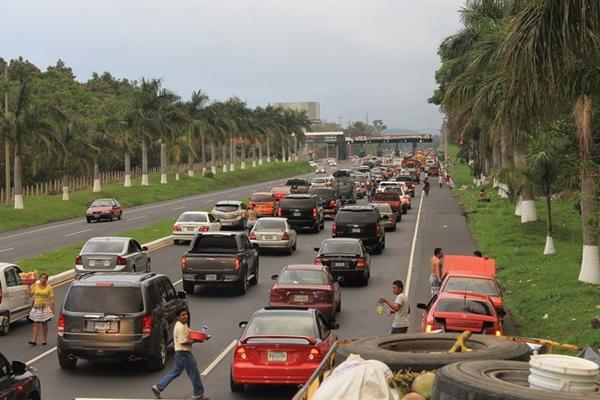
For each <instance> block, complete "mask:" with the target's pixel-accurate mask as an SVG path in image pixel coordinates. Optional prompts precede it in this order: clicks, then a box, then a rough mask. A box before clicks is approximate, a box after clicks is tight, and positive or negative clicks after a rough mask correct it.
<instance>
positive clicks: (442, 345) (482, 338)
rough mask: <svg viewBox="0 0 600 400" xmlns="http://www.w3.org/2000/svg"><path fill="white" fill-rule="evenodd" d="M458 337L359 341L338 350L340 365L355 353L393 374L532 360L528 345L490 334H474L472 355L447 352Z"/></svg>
mask: <svg viewBox="0 0 600 400" xmlns="http://www.w3.org/2000/svg"><path fill="white" fill-rule="evenodd" d="M458 335H459V334H456V333H436V334H426V333H411V334H405V335H387V336H380V337H371V338H365V339H358V340H354V341H352V342H350V343H348V344H344V345H341V346H340V347H339V348H338V350H337V355H338V357H337V358H336V362H338V361H339V362H342V361H344V360H345V359H346V358H347V357H348V356H349V355H350V354H352V353H354V354H358V355H360V356H361V357H362V358H363V359H365V360H370V359H375V360H379V361H381V362H383V363H385V364H387V366H388V367H390V368H391V369H392V371H399V370H401V369H408V370H413V371H417V372H420V371H428V370H433V369H438V368H441V367H443V366H444V365H447V364H451V363H454V362H458V361H471V360H513V361H514V360H517V361H526V360H529V347H528V346H527V345H525V344H523V343H517V342H513V341H511V340H507V339H503V338H498V337H495V336H488V335H473V336H471V338H470V339H469V340H467V343H466V345H467V347H470V348H472V349H473V351H472V352H468V353H447V351H448V350H449V349H450V348H451V347H452V345H453V344H454V342H455V340H456V338H457V337H458Z"/></svg>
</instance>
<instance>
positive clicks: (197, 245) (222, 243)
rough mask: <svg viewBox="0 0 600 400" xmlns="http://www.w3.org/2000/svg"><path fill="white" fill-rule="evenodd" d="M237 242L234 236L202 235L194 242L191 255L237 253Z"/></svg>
mask: <svg viewBox="0 0 600 400" xmlns="http://www.w3.org/2000/svg"><path fill="white" fill-rule="evenodd" d="M237 249H238V248H237V241H236V240H235V237H233V236H225V235H214V236H213V235H200V236H197V237H196V240H195V241H194V247H192V248H191V249H190V250H189V252H190V253H195V254H199V253H230V254H231V253H237Z"/></svg>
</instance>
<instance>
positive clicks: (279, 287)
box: [269, 265, 343, 320]
mask: <svg viewBox="0 0 600 400" xmlns="http://www.w3.org/2000/svg"><path fill="white" fill-rule="evenodd" d="M271 279H272V280H274V281H275V283H274V284H273V287H272V288H271V290H270V292H269V306H270V307H282V306H286V307H301V308H303V307H310V308H316V309H317V310H319V311H320V312H322V313H323V314H324V315H326V316H328V317H329V319H330V320H334V319H335V313H336V312H339V311H340V310H341V308H342V289H341V288H340V284H339V281H342V280H343V278H337V279H336V278H334V277H333V276H332V275H331V273H330V272H329V270H328V269H327V267H326V266H323V265H288V266H285V267H283V269H282V270H281V272H280V273H279V275H272V276H271Z"/></svg>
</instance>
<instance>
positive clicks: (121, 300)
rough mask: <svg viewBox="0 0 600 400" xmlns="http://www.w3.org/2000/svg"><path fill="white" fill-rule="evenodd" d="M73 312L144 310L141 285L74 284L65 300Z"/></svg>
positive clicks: (121, 312) (131, 311)
mask: <svg viewBox="0 0 600 400" xmlns="http://www.w3.org/2000/svg"><path fill="white" fill-rule="evenodd" d="M65 310H66V311H71V312H85V313H100V314H125V313H138V312H141V311H144V301H143V300H142V291H141V290H140V288H139V287H118V286H73V287H71V290H69V294H68V296H67V298H66V300H65Z"/></svg>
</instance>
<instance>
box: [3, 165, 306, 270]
mask: <svg viewBox="0 0 600 400" xmlns="http://www.w3.org/2000/svg"><path fill="white" fill-rule="evenodd" d="M304 176H312V174H309V175H304ZM286 180H287V178H285V179H277V180H274V181H269V182H263V183H258V184H253V185H248V186H242V187H237V188H233V189H227V190H221V191H216V192H208V193H203V194H199V195H194V196H188V197H183V198H179V199H172V200H166V201H162V202H159V203H152V204H146V205H143V206H137V207H131V208H126V209H125V210H124V211H123V219H122V220H121V221H110V222H108V221H103V222H94V223H91V224H88V223H87V222H86V220H85V218H84V217H85V215H84V214H85V210H81V215H82V216H81V218H75V219H69V220H65V221H59V222H53V223H50V224H44V225H38V226H34V227H30V228H25V229H19V230H14V231H9V232H4V233H1V234H0V262H13V263H14V262H17V261H18V260H20V259H22V258H26V257H32V256H35V255H38V254H41V253H46V252H49V251H52V250H55V249H58V248H61V247H63V246H67V245H70V244H75V243H79V242H82V241H86V240H88V239H90V238H92V237H96V236H110V235H114V234H115V233H117V232H122V231H126V230H130V229H137V228H141V227H143V226H146V225H148V224H151V223H153V222H157V221H161V220H164V219H167V218H172V217H178V216H179V215H180V214H181V213H182V212H183V211H192V210H199V209H203V208H206V207H211V206H212V205H213V204H214V203H215V202H216V201H217V200H224V199H243V198H246V197H248V196H249V194H250V193H252V192H256V191H263V190H267V191H268V190H271V188H272V187H273V186H276V185H278V184H284V183H285V181H286ZM117 200H118V199H117Z"/></svg>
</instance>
